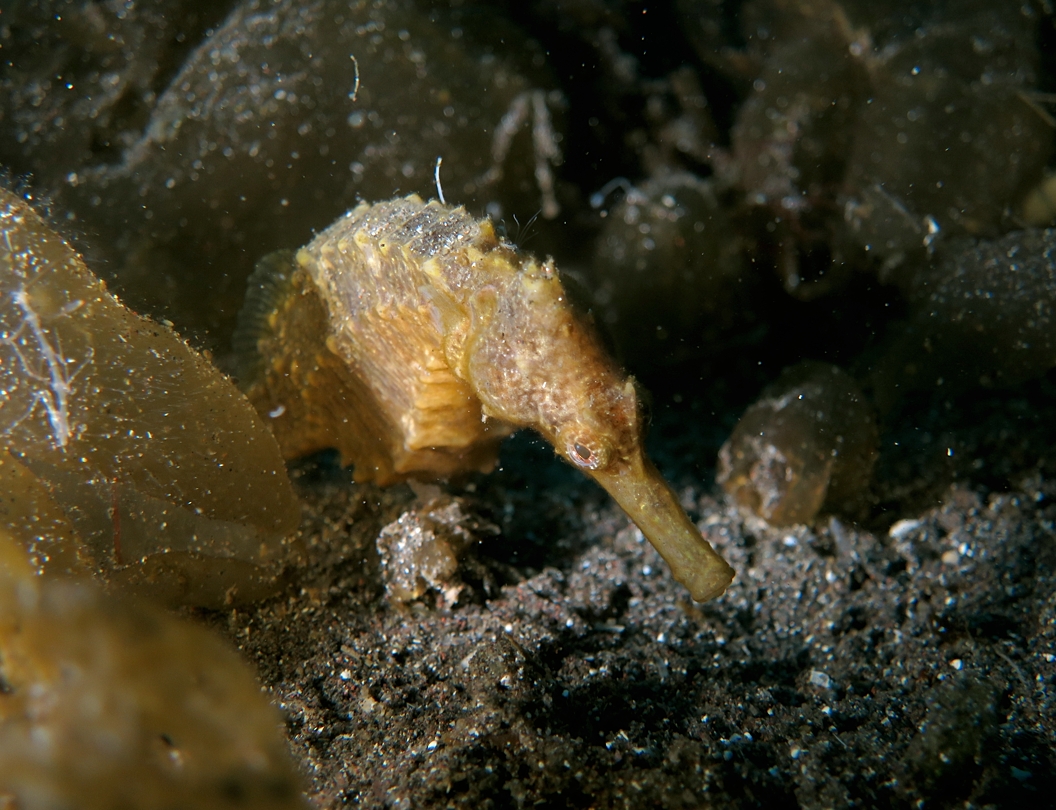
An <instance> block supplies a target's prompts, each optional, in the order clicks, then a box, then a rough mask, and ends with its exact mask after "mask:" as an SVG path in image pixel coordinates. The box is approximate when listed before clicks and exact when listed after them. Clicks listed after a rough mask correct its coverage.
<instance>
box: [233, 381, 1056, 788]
mask: <svg viewBox="0 0 1056 810" xmlns="http://www.w3.org/2000/svg"><path fill="white" fill-rule="evenodd" d="M1054 396H1056V391H1053V389H1052V386H1051V383H1046V384H1040V385H1039V384H1035V385H1032V386H1031V387H1030V390H1024V391H1017V392H1014V394H1012V395H1009V396H1002V397H984V398H980V399H979V400H978V401H977V402H974V403H972V404H970V405H968V404H965V405H963V406H961V407H958V408H956V409H955V410H953V411H949V412H946V413H943V414H941V415H935V417H934V424H933V425H929V426H928V427H929V429H928V431H927V433H926V438H924V439H923V440H922V435H921V434H922V431H920V430H919V426H914V428H909V429H906V431H905V434H906V442H907V443H908V440H909V439H911V438H913V436H912V434H913V433H914V432H916V437H915V441H914V442H913V444H914V449H913V450H911V451H906V452H902V453H901V454H900V455H899V457H898V458H897V459H890V460H889V464H890V467H891V469H890V471H885V472H889V474H890V475H891V477H892V480H889V481H887V482H884V484H882V485H881V486H882V487H883V488H884V490H885V491H887V492H890V493H891V495H892V497H899V498H906V499H907V500H911V501H913V502H915V503H917V504H919V505H918V506H917V507H916V508H913V509H909V510H907V511H905V512H903V513H900V522H898V523H895V524H894V525H891V524H890V520H889V519H887V520H885V519H884V518H883V517H880V518H879V519H877V520H875V521H872V522H871V523H869V524H867V525H856V524H854V523H851V522H845V521H844V520H841V519H839V518H836V517H833V518H830V519H824V520H821V521H819V522H818V523H817V524H816V525H815V526H812V527H807V526H796V527H793V528H791V529H784V530H781V529H774V528H770V527H768V526H766V525H765V524H764V523H763V522H762V521H759V520H757V519H745V518H744V517H743V516H741V515H740V514H738V513H737V512H736V511H735V510H733V509H732V508H730V507H728V506H726V505H724V504H723V502H722V500H721V498H717V496H716V493H715V492H714V490H713V489H711V488H709V487H705V486H701V485H700V484H699V483H697V484H696V485H694V483H693V480H694V476H693V475H692V474H689V473H687V474H686V475H684V476H682V477H681V478H679V477H678V476H677V475H676V476H675V480H676V481H678V482H679V483H681V484H682V487H681V488H680V490H679V491H680V493H681V496H682V500H683V503H684V505H685V506H686V507H687V509H688V511H689V512H690V515H691V516H692V517H693V518H694V519H695V520H697V521H698V523H699V524H700V525H701V526H703V527H704V529H705V532H706V536H707V537H708V539H709V541H710V542H711V543H713V544H714V545H715V546H716V547H717V548H718V549H719V550H720V551H721V553H722V554H723V555H724V556H725V557H726V558H727V559H728V560H729V561H730V563H731V564H732V565H733V566H734V568H735V569H736V570H737V571H738V576H737V579H736V580H735V581H734V584H733V585H732V586H731V588H730V590H729V591H728V592H727V594H726V595H725V596H724V597H722V598H721V599H719V600H716V601H715V602H711V603H708V604H704V605H698V604H695V603H693V602H691V601H690V600H689V599H688V597H687V596H686V594H685V592H684V590H683V589H682V588H681V586H679V585H678V584H677V583H675V582H673V581H672V580H671V578H670V576H669V575H668V573H667V570H666V567H665V565H664V563H663V561H662V560H661V559H660V558H659V556H658V555H657V554H656V553H655V552H654V551H653V550H652V548H651V547H650V546H649V545H648V544H647V543H645V542H643V539H642V537H641V534H640V533H639V532H637V530H636V529H635V528H634V526H633V525H629V524H628V521H627V520H626V518H625V517H624V516H623V515H622V513H621V512H619V510H618V509H617V508H616V507H615V506H614V505H613V504H612V503H611V502H609V501H608V500H607V498H606V497H605V496H604V495H603V493H600V492H598V491H596V490H595V489H593V488H591V487H590V485H588V484H579V482H578V481H576V479H575V478H574V477H573V474H572V473H571V471H566V470H565V469H562V468H561V466H560V464H559V463H558V462H555V461H553V460H552V456H551V453H550V451H549V449H548V448H545V447H540V446H538V445H537V444H533V443H532V441H531V440H529V439H526V438H524V437H522V438H520V439H515V440H514V442H513V443H512V445H513V446H511V447H509V448H507V451H506V452H505V453H504V457H503V458H504V461H503V470H502V471H500V472H499V473H497V474H496V475H494V476H492V477H491V478H489V479H482V480H481V481H479V482H477V489H476V491H475V492H472V493H468V494H467V493H463V494H462V497H465V498H466V499H467V500H468V502H469V503H470V504H472V511H473V513H474V514H478V515H484V516H486V517H487V518H488V519H491V520H494V521H495V523H496V524H497V525H499V526H500V527H501V528H502V530H503V536H502V537H501V538H499V539H497V540H492V541H487V542H484V543H482V544H480V545H478V546H476V547H475V548H473V549H472V550H471V551H470V553H469V554H468V557H467V559H466V560H465V562H464V563H463V568H462V578H463V582H464V583H465V588H464V589H463V590H462V592H461V593H460V594H459V596H458V602H457V604H456V605H455V606H454V607H452V606H450V605H449V604H445V603H443V602H442V601H440V602H439V604H437V603H434V602H431V601H426V602H420V603H414V604H412V605H411V606H410V607H394V606H392V605H391V604H389V603H387V602H386V601H385V599H384V591H383V586H382V585H381V584H380V582H379V579H378V574H377V568H378V566H377V562H376V555H375V554H374V553H373V540H374V537H375V536H376V533H377V531H378V528H379V527H380V526H382V525H383V524H385V523H386V522H388V521H390V520H394V519H396V516H397V515H399V514H400V512H401V511H402V510H406V509H408V508H410V507H411V504H412V503H413V500H414V496H413V493H411V492H409V491H407V490H406V489H404V488H402V487H397V488H395V489H392V490H388V491H383V490H376V489H371V488H364V487H359V488H355V487H348V486H346V485H344V484H343V483H342V481H341V480H340V477H339V476H337V475H336V473H335V476H334V477H329V476H321V475H320V474H319V473H318V472H317V471H315V470H312V471H302V473H303V475H302V477H301V479H300V483H301V487H302V489H301V492H302V494H303V496H304V499H305V503H306V515H307V516H306V520H305V524H304V527H303V533H304V537H305V539H306V540H307V542H308V545H309V548H310V550H311V557H312V560H313V562H312V565H311V568H310V573H308V574H307V575H305V576H303V577H301V578H300V579H299V582H298V584H297V586H296V587H294V588H293V589H292V590H291V594H290V595H289V597H288V598H287V599H284V600H277V601H274V602H270V603H267V604H265V605H262V606H260V607H259V608H258V609H255V610H248V611H236V612H233V613H232V614H231V615H229V616H226V617H219V616H218V617H213V621H215V622H216V624H217V625H218V626H219V627H220V628H221V629H223V630H224V631H225V632H227V633H228V634H229V635H230V636H231V638H232V639H233V640H235V642H236V643H237V644H238V645H239V646H240V648H241V649H242V650H243V651H244V652H245V653H246V655H247V656H249V657H250V658H251V659H252V660H255V661H256V662H257V664H258V666H259V668H260V672H261V676H262V678H263V680H264V682H265V683H266V684H268V685H269V687H270V689H272V690H273V694H274V696H275V699H276V700H277V701H278V702H279V705H280V706H281V707H282V708H283V709H284V710H285V711H286V713H287V717H288V722H289V729H290V735H291V740H292V745H293V747H294V750H295V752H296V753H297V755H298V756H299V757H300V758H301V760H302V761H303V763H304V768H305V772H306V773H307V775H308V777H309V778H310V780H311V784H312V788H311V794H312V795H313V797H314V798H315V800H316V801H318V802H319V803H320V804H322V805H323V806H331V805H335V804H341V803H342V802H345V803H352V804H362V805H365V806H393V807H422V806H489V807H490V806H495V807H504V806H526V805H527V806H531V805H535V804H539V803H541V804H543V805H545V806H558V807H566V806H567V807H651V806H657V807H702V806H706V807H711V806H716V807H849V806H866V807H873V806H896V807H897V806H910V805H913V804H914V803H915V802H918V801H921V800H923V801H925V802H926V805H925V806H951V807H961V806H975V807H984V806H994V807H1011V806H1015V805H1017V804H1019V805H1022V806H1046V804H1047V803H1048V801H1049V800H1048V799H1046V798H1045V797H1046V796H1051V795H1052V793H1051V791H1052V790H1054V789H1056V780H1054V777H1053V774H1054V761H1053V752H1054V750H1056V749H1054V743H1056V740H1054V737H1053V728H1052V723H1051V718H1052V716H1053V711H1054V709H1056V706H1054V699H1056V698H1054V678H1053V676H1054V663H1056V659H1054V654H1056V647H1054V644H1056V597H1054V595H1053V574H1052V571H1053V563H1054V553H1056V546H1054V543H1053V531H1054V524H1053V520H1054V518H1056V502H1054V499H1056V486H1054V485H1053V484H1052V482H1051V480H1047V479H1048V478H1049V477H1050V476H1051V472H1048V470H1050V469H1051V464H1052V461H1051V459H1050V458H1047V457H1045V456H1044V455H1042V456H1041V457H1039V456H1038V453H1037V448H1039V447H1042V448H1044V447H1049V446H1051V443H1052V440H1053V432H1052V431H1053V429H1052V423H1051V420H1050V419H1048V418H1046V416H1045V415H1044V414H1045V413H1046V410H1047V409H1046V408H1042V407H1040V406H1041V405H1043V404H1044V405H1046V406H1047V408H1051V407H1052V403H1053V397H1054ZM690 416H691V414H688V413H684V412H683V413H677V412H676V413H674V414H671V416H670V418H671V419H672V423H671V424H672V429H677V427H675V426H677V425H679V424H683V423H684V422H685V420H686V419H688V418H689V417H690ZM665 418H666V417H665ZM660 427H661V428H662V427H663V425H661V426H660ZM658 432H660V431H658ZM702 444H704V445H705V446H706V442H702ZM892 444H893V440H892ZM661 448H662V445H661ZM947 448H950V450H952V453H953V455H952V458H951V457H950V456H949V455H948V452H949V450H948V449H947ZM889 452H891V455H895V454H898V453H899V450H894V451H889ZM962 459H963V461H962ZM665 460H667V459H665ZM672 468H673V469H677V468H678V462H677V461H676V460H673V459H672V460H671V463H670V464H669V465H668V469H672ZM306 479H311V481H310V483H309V482H308V480H306ZM549 481H554V482H556V483H555V484H554V485H549V486H548V482H549ZM907 481H909V482H910V483H909V487H911V488H914V489H915V491H914V492H912V493H906V492H905V490H906V488H907V484H906V482H907Z"/></svg>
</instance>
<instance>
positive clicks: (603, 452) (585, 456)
mask: <svg viewBox="0 0 1056 810" xmlns="http://www.w3.org/2000/svg"><path fill="white" fill-rule="evenodd" d="M568 457H569V458H570V459H571V460H572V462H573V463H574V464H576V465H577V466H579V467H582V468H583V469H585V470H596V469H598V468H599V467H604V466H605V465H606V464H608V463H609V449H608V447H606V446H605V443H604V442H602V441H599V440H597V439H594V440H588V439H584V438H582V437H580V438H578V439H574V440H573V441H571V442H569V444H568Z"/></svg>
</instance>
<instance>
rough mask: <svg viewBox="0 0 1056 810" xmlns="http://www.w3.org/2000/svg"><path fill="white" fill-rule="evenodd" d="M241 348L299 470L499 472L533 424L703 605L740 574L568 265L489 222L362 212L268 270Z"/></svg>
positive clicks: (411, 207)
mask: <svg viewBox="0 0 1056 810" xmlns="http://www.w3.org/2000/svg"><path fill="white" fill-rule="evenodd" d="M254 282H255V283H254V286H253V288H252V289H251V290H250V292H249V295H248V297H247V298H248V301H247V307H248V309H247V310H246V311H245V313H244V315H243V318H242V321H241V326H240V329H239V334H238V340H237V343H238V345H240V346H241V347H242V348H243V351H245V350H246V349H247V348H248V356H246V357H245V358H244V380H243V382H244V385H245V386H246V389H247V392H248V394H249V397H250V399H251V401H252V402H253V403H254V404H255V405H256V407H257V409H258V410H259V411H260V413H261V414H264V415H266V416H267V418H268V419H269V422H270V424H271V425H272V427H273V430H274V431H275V434H276V436H277V438H278V440H279V444H280V446H281V447H282V449H283V452H284V453H285V454H286V456H287V457H294V456H298V455H302V454H304V453H308V452H312V451H314V450H320V449H324V448H328V447H334V448H337V449H338V450H339V451H340V452H341V455H342V457H343V459H344V461H345V462H346V463H352V464H354V465H355V471H354V475H355V477H356V479H357V480H360V481H368V480H373V481H376V482H378V483H381V484H389V483H392V482H395V481H399V480H404V479H407V478H409V477H411V476H417V477H423V476H424V477H426V478H429V477H446V476H449V475H452V474H454V473H458V472H463V471H469V470H480V471H489V470H490V469H491V468H492V467H493V466H494V464H495V460H496V456H497V450H498V444H499V441H500V440H501V439H502V438H503V437H505V436H508V435H509V434H510V433H512V432H513V431H515V430H517V429H518V428H521V427H531V428H534V429H535V430H537V431H538V432H539V433H541V434H542V435H543V436H544V437H545V438H546V439H547V440H548V441H549V442H550V443H551V444H552V445H553V446H554V449H555V450H556V452H557V454H558V455H560V456H562V457H563V458H565V459H566V460H567V461H569V462H570V463H571V464H572V465H573V466H575V467H578V468H579V469H580V470H582V471H583V472H584V473H586V474H587V475H589V476H590V477H591V478H593V479H594V480H595V481H597V482H598V483H599V484H601V485H602V486H603V487H604V488H605V489H606V490H608V492H609V493H610V494H611V495H612V496H613V497H614V498H615V499H616V501H617V502H618V503H619V504H620V505H621V506H622V507H623V508H624V510H626V511H627V513H628V514H629V515H630V516H631V518H632V519H633V520H634V521H635V522H636V523H637V524H638V526H639V528H640V529H641V530H642V532H643V534H644V535H645V536H646V537H647V538H649V540H650V541H651V542H652V543H653V544H654V545H655V546H656V547H657V549H658V550H659V551H660V553H661V554H662V555H663V556H664V558H665V559H666V560H667V561H668V563H669V564H670V565H671V568H672V571H673V573H674V575H675V578H676V579H678V580H679V581H680V582H682V583H683V584H685V585H686V586H687V587H688V588H689V590H690V592H691V593H692V595H693V597H694V598H695V599H698V600H704V599H710V598H712V597H715V596H718V595H719V594H721V593H722V592H723V591H724V590H725V589H726V586H727V585H728V584H729V582H730V580H731V579H732V576H733V572H732V570H731V569H730V567H729V566H728V565H727V564H726V563H725V562H724V561H723V560H722V558H721V557H719V556H718V554H716V553H715V551H714V550H713V549H712V548H711V546H710V545H709V544H708V543H707V541H705V540H704V538H703V537H702V536H701V533H700V531H699V530H698V529H697V528H696V526H694V525H693V523H692V521H690V519H689V518H688V517H687V516H686V514H685V512H683V510H682V507H681V506H680V505H679V503H678V499H677V498H676V497H675V495H674V493H673V492H672V491H671V489H670V487H668V485H667V484H666V483H665V482H664V480H663V479H662V478H661V477H660V474H659V473H658V472H657V471H656V469H655V468H654V467H653V465H652V464H651V463H650V462H649V461H648V460H647V459H646V457H645V454H644V452H643V449H642V424H641V414H640V412H639V404H638V392H637V390H636V388H635V385H634V381H633V380H631V379H629V378H628V377H626V376H625V375H624V374H623V373H622V372H621V371H620V370H619V368H618V367H617V366H616V365H615V363H614V362H613V361H612V360H611V359H610V358H609V357H608V356H607V355H606V354H605V352H604V351H603V349H602V348H601V346H600V344H599V343H598V341H597V339H596V337H595V335H594V333H593V331H592V330H591V329H590V328H589V327H588V325H587V324H586V323H584V322H583V321H582V320H581V319H579V318H578V317H577V316H576V315H575V313H574V312H573V311H572V308H571V306H570V305H569V303H568V300H567V296H566V293H565V290H564V288H563V287H562V285H561V281H560V279H559V278H558V272H557V268H556V267H554V265H553V264H552V262H550V261H546V262H539V261H537V260H536V259H535V258H533V257H532V256H529V255H527V254H523V253H520V252H518V251H517V250H516V249H515V248H514V247H512V246H511V245H509V244H507V243H505V242H502V241H500V240H499V239H498V238H497V236H496V234H495V230H494V227H493V226H492V224H491V222H490V221H489V220H477V219H474V218H473V217H471V216H469V215H468V214H467V213H466V211H465V210H464V209H462V208H452V207H448V206H445V205H441V204H440V203H437V202H431V203H429V204H425V203H423V202H422V200H421V199H419V198H418V197H416V196H411V197H407V198H405V199H397V200H392V201H390V202H385V203H378V204H375V205H368V204H363V205H360V206H358V207H357V208H355V209H354V210H352V211H350V212H348V213H347V214H346V215H345V216H343V217H341V218H340V219H338V220H337V221H336V222H335V223H334V224H333V225H331V226H330V227H329V228H328V229H326V230H325V231H323V232H322V233H320V234H319V235H318V236H317V237H316V238H315V239H314V240H312V242H311V243H310V244H308V245H307V246H306V247H305V248H302V249H301V250H299V251H298V252H297V253H296V255H295V256H293V257H290V256H286V257H285V260H284V258H283V257H282V256H279V257H277V258H273V259H271V260H269V261H268V263H266V264H265V265H263V266H262V268H261V270H260V274H259V275H258V276H256V277H255V279H254Z"/></svg>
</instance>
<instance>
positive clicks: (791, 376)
mask: <svg viewBox="0 0 1056 810" xmlns="http://www.w3.org/2000/svg"><path fill="white" fill-rule="evenodd" d="M878 444H879V434H878V431H877V427H876V417H875V416H874V414H873V410H872V408H871V407H870V406H869V403H868V402H867V401H866V399H865V395H864V394H863V393H862V391H861V389H859V388H858V385H857V383H855V381H854V379H853V378H852V377H851V376H850V375H849V374H847V373H846V372H845V371H843V370H841V369H839V368H837V367H836V366H830V365H828V364H826V363H818V362H814V361H806V362H803V363H799V364H797V365H795V366H792V367H791V368H788V369H786V370H785V371H784V372H783V373H782V374H781V376H780V377H779V378H778V379H777V381H776V382H774V383H773V385H771V386H769V387H768V388H767V389H766V390H765V391H764V392H763V395H762V396H761V397H760V398H759V400H758V401H756V402H755V403H754V404H753V405H752V406H751V407H749V408H748V410H747V411H745V414H744V416H742V417H741V420H740V421H739V422H738V423H737V425H736V427H734V429H733V433H732V434H731V435H730V438H729V439H727V440H726V443H725V444H724V445H723V446H722V449H720V450H719V469H718V476H717V478H718V481H719V483H720V484H721V485H722V487H723V489H724V490H726V493H727V494H728V495H729V496H730V497H731V498H732V499H733V501H734V502H735V503H737V505H738V506H740V507H742V508H744V509H746V510H747V511H750V512H753V513H755V514H756V515H758V516H759V517H761V518H763V519H764V520H766V521H767V522H768V523H771V524H773V525H775V526H787V525H790V524H793V523H807V522H809V521H811V520H813V519H814V517H815V516H816V515H817V514H818V512H819V511H821V510H822V509H826V510H830V511H844V512H852V513H853V512H855V511H857V510H858V509H860V507H861V506H862V505H863V499H864V497H865V495H866V493H867V491H868V486H869V480H870V477H871V475H872V471H873V464H874V463H875V461H876V457H877V448H878Z"/></svg>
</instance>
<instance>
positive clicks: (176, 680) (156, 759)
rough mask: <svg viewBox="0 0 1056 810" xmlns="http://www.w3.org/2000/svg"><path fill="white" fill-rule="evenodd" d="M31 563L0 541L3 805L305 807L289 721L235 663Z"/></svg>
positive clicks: (167, 620) (221, 651)
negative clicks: (286, 729)
mask: <svg viewBox="0 0 1056 810" xmlns="http://www.w3.org/2000/svg"><path fill="white" fill-rule="evenodd" d="M24 557H25V555H24V553H23V552H22V551H21V550H20V549H19V548H18V547H17V544H16V543H15V541H14V539H13V538H12V537H11V536H9V535H8V534H7V532H6V531H5V530H3V529H2V528H0V684H2V686H3V688H2V689H0V804H2V805H3V806H5V807H18V808H20V809H21V810H37V809H38V808H39V809H40V810H44V809H45V808H46V809H47V810H64V809H65V808H83V810H94V808H114V807H126V808H138V809H141V810H148V808H158V809H159V810H160V809H161V808H172V807H196V808H233V807H254V808H269V809H273V810H280V808H296V807H304V806H305V804H304V801H303V799H302V798H301V796H300V790H301V786H300V783H299V780H298V778H297V776H296V773H295V771H294V768H293V767H292V763H291V762H290V756H289V752H288V750H287V747H286V742H285V740H284V738H283V735H282V731H281V729H282V718H281V717H280V715H279V713H278V712H277V711H276V710H275V708H274V707H272V706H271V705H270V704H269V703H268V701H267V699H266V698H265V697H264V696H263V695H262V694H261V691H260V687H259V685H258V683H257V680H256V678H255V677H254V675H253V673H252V671H251V670H250V668H249V667H248V666H247V665H246V664H245V663H244V662H243V661H241V660H240V659H239V657H238V654H237V653H236V652H235V651H234V650H232V649H230V648H229V647H228V645H227V644H225V643H224V642H223V641H221V640H220V639H219V638H218V637H216V636H214V635H213V634H212V633H211V632H210V631H208V630H206V629H204V628H201V627H198V626H195V625H193V624H191V623H190V622H187V621H183V620H181V619H177V618H175V617H173V616H170V615H168V614H166V613H164V612H162V611H161V610H160V609H157V608H154V607H152V606H150V605H145V604H140V603H134V602H126V601H124V600H122V599H117V598H114V597H111V596H108V595H106V594H105V593H103V592H102V591H101V590H100V589H99V588H98V587H97V586H95V585H93V584H92V583H90V582H86V581H76V580H72V579H65V578H64V579H48V578H44V577H37V576H35V575H34V574H33V572H32V570H31V567H30V566H29V565H27V564H26V560H25V559H24Z"/></svg>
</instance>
